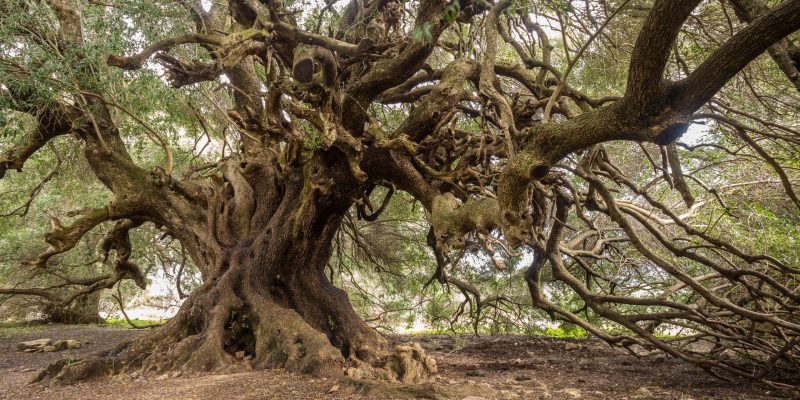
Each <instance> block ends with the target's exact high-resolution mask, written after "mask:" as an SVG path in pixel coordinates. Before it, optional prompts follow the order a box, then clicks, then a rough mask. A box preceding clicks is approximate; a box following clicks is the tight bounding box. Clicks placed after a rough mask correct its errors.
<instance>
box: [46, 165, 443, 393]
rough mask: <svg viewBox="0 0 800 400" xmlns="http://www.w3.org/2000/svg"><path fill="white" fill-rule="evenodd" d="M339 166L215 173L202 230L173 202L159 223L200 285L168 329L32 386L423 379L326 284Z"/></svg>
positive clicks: (422, 364)
mask: <svg viewBox="0 0 800 400" xmlns="http://www.w3.org/2000/svg"><path fill="white" fill-rule="evenodd" d="M340 160H341V159H326V158H323V157H320V159H319V160H315V161H316V163H308V164H306V166H305V167H304V168H302V167H298V168H296V169H295V170H294V171H292V170H289V173H288V174H286V175H284V176H283V177H282V178H283V182H282V183H281V184H280V185H279V186H278V187H275V188H270V187H264V184H263V182H270V181H271V179H270V178H271V176H270V173H268V172H266V171H267V170H266V165H268V164H266V163H261V164H259V162H258V161H257V160H249V161H248V162H241V161H237V162H231V163H230V164H228V165H223V166H221V169H222V170H223V172H224V175H225V180H226V181H225V182H220V183H219V184H218V185H216V188H215V189H214V190H213V191H214V192H215V193H216V194H210V195H208V198H209V201H208V207H207V209H208V210H211V211H209V215H208V217H207V218H206V220H205V221H203V222H202V223H195V222H193V219H192V218H188V217H186V215H190V214H189V213H188V211H187V212H184V210H183V209H182V207H181V206H180V203H173V204H171V205H170V208H169V209H168V213H167V214H168V218H165V219H164V225H165V226H167V227H168V228H169V229H170V231H171V232H172V234H173V235H175V236H176V237H178V238H179V239H181V241H182V242H183V243H184V245H186V246H187V248H188V250H189V252H190V253H191V254H192V256H193V259H194V260H195V262H196V263H197V264H198V266H199V267H200V269H201V271H202V274H203V281H204V283H203V285H202V286H201V287H199V288H198V289H196V290H195V291H194V292H193V293H192V294H191V295H190V296H189V297H188V298H187V299H186V301H185V302H184V304H183V305H182V307H181V309H180V311H179V312H178V314H177V315H176V316H175V317H173V318H172V319H171V320H170V321H169V322H168V323H167V324H166V325H164V326H162V327H159V328H156V329H155V330H153V331H152V332H150V333H148V334H145V335H143V336H142V337H140V338H137V339H135V340H134V341H132V342H130V343H125V344H123V345H121V346H120V347H118V348H116V349H114V350H112V351H109V352H106V353H103V354H99V355H96V356H94V357H92V358H89V359H85V360H82V361H81V362H79V363H74V364H70V365H68V366H64V365H53V366H51V368H48V370H46V371H44V372H43V373H42V374H41V375H40V376H39V377H38V378H37V380H43V379H51V378H55V379H56V380H59V381H63V382H71V381H75V380H78V379H83V378H85V377H87V376H91V375H95V374H97V373H99V372H105V371H108V370H112V371H113V372H114V373H120V372H131V371H139V373H147V374H162V373H164V372H166V371H170V370H182V371H188V372H203V371H220V370H231V369H232V370H237V369H250V368H286V369H289V370H294V371H300V372H305V373H312V374H317V375H342V374H343V373H347V374H348V375H351V376H354V377H365V378H381V379H388V380H400V381H403V382H419V381H422V380H425V379H426V378H427V377H428V376H429V375H430V374H431V373H434V372H435V369H436V367H435V362H434V360H433V359H432V358H430V357H426V356H425V355H424V351H422V349H421V348H420V347H419V346H418V345H411V346H398V347H397V348H396V349H395V352H394V353H390V352H389V351H388V349H387V347H388V346H387V341H386V340H385V339H384V338H383V337H382V336H381V335H380V334H378V333H377V332H376V331H375V330H373V329H372V328H370V327H369V326H367V325H366V324H365V323H364V321H363V320H362V319H361V318H360V317H359V316H358V315H357V314H356V313H355V311H354V310H353V308H352V306H351V305H350V302H349V300H348V298H347V294H346V293H345V292H344V291H343V290H341V289H339V288H336V287H335V286H333V285H332V284H331V282H330V281H329V280H328V279H327V277H326V276H325V274H324V268H325V265H326V263H327V261H328V258H329V256H330V252H331V243H332V240H333V237H334V235H335V233H336V231H337V230H338V228H339V225H340V223H341V220H342V218H343V216H344V214H345V213H346V212H347V210H348V208H349V207H350V205H351V204H352V200H351V199H352V191H353V189H352V187H353V186H349V185H346V184H341V185H335V184H333V182H346V183H347V181H348V179H352V178H349V169H348V168H347V165H346V164H345V165H344V166H341V165H339V164H340V163H341V161H340ZM326 164H328V165H327V166H328V168H322V167H320V166H321V165H326ZM231 165H235V167H231ZM337 166H339V167H341V168H339V169H337V168H336V167H337ZM331 171H333V172H331ZM336 171H340V172H341V171H344V172H345V173H346V174H347V175H346V176H337V175H336V174H337V172H336ZM323 174H324V176H321V175H323ZM278 195H280V196H278ZM171 218H174V220H173V219H171ZM197 220H198V219H197V218H194V221H197ZM343 371H344V372H343Z"/></svg>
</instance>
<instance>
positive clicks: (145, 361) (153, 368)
mask: <svg viewBox="0 0 800 400" xmlns="http://www.w3.org/2000/svg"><path fill="white" fill-rule="evenodd" d="M225 287H226V285H225V284H224V282H223V283H218V284H216V285H215V286H214V287H213V288H211V289H209V288H200V289H198V290H197V291H196V292H195V293H193V294H192V296H190V297H189V299H187V301H186V304H184V306H183V307H181V310H180V311H179V313H178V314H177V315H176V316H175V317H174V318H172V319H171V320H170V321H169V322H168V323H167V324H166V325H164V326H161V327H158V328H155V329H153V330H152V331H150V332H148V333H146V334H143V335H142V336H140V337H138V338H136V339H133V340H131V341H129V342H126V343H123V344H121V345H119V346H117V347H116V348H114V349H112V350H108V351H104V352H101V353H97V354H94V355H92V356H89V357H87V358H84V359H81V360H77V361H76V360H74V359H72V360H62V361H60V362H57V363H54V364H52V365H50V366H49V367H48V368H47V369H45V370H44V371H42V372H41V373H40V374H39V375H38V376H37V377H36V378H35V379H34V380H33V382H48V383H59V384H71V383H74V382H77V381H80V380H83V379H86V378H91V377H95V376H101V375H105V376H108V375H116V374H131V373H134V372H135V373H136V375H138V376H152V377H155V376H159V375H163V374H167V373H170V372H174V371H181V372H182V373H185V374H196V373H209V372H212V373H222V372H224V373H233V372H242V371H249V370H254V369H273V368H283V369H286V370H289V371H294V372H301V373H308V374H312V375H316V376H326V377H341V376H345V375H346V376H350V377H352V378H355V379H379V380H387V381H399V382H404V383H422V382H425V381H427V380H428V379H429V378H430V377H431V375H432V374H435V373H436V362H435V360H434V359H433V358H431V357H427V356H426V355H425V352H424V350H423V349H422V348H421V347H420V346H419V345H418V344H402V345H398V346H396V347H395V349H394V350H395V351H394V352H390V351H388V349H387V344H386V340H385V339H384V338H383V337H381V336H380V335H379V334H378V333H377V332H375V331H374V330H372V329H371V328H369V327H367V326H366V325H364V324H363V322H361V321H360V320H359V322H360V325H358V326H343V321H348V320H350V319H348V318H345V317H342V316H336V315H331V316H329V319H330V325H331V326H328V327H327V328H328V330H327V331H324V329H323V330H320V329H315V327H313V326H312V325H311V324H309V322H307V321H306V319H304V317H303V316H301V314H300V313H298V312H297V311H295V310H294V309H291V308H288V307H285V306H283V305H279V304H276V303H275V302H274V301H272V300H271V299H267V298H264V297H261V296H258V295H253V294H252V293H251V294H249V295H247V296H239V295H233V294H232V292H230V291H228V290H224V289H225ZM221 289H223V290H221ZM337 324H338V325H337ZM332 331H336V333H332ZM332 337H333V338H334V339H335V340H331V338H332ZM333 342H335V343H339V344H340V345H339V347H337V346H334V344H332V343H333Z"/></svg>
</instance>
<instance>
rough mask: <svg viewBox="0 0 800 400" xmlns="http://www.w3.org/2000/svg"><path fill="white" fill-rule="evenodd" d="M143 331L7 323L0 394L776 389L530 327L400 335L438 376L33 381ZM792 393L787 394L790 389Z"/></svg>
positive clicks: (640, 395)
mask: <svg viewBox="0 0 800 400" xmlns="http://www.w3.org/2000/svg"><path fill="white" fill-rule="evenodd" d="M140 333H141V332H140V331H132V330H125V329H116V328H108V327H95V326H59V325H50V326H47V325H45V326H41V327H36V328H32V329H0V399H58V400H65V399H75V398H78V399H126V400H128V399H148V400H152V399H219V398H224V399H269V400H272V399H286V400H294V399H387V398H413V397H424V398H453V399H459V400H460V399H463V398H464V397H467V396H469V395H472V396H479V397H484V398H487V399H552V400H561V399H567V400H569V399H574V398H580V399H620V400H622V399H684V400H688V399H694V400H700V399H769V398H775V397H776V396H777V393H775V392H770V391H769V389H764V388H763V387H759V386H755V385H751V384H748V383H744V382H740V383H736V384H732V383H726V382H722V381H719V380H716V379H713V378H711V377H710V376H709V375H707V374H706V373H704V372H703V371H701V370H699V369H697V368H695V367H692V366H690V365H687V364H685V363H681V362H679V361H676V360H671V359H664V358H657V359H652V358H651V359H638V358H636V357H634V356H631V355H629V354H627V353H623V352H620V351H618V350H613V349H610V348H608V347H607V346H605V345H603V344H602V343H600V342H598V341H594V340H562V339H550V338H536V337H526V336H494V337H492V336H486V337H481V338H475V337H473V336H469V335H458V336H447V335H423V336H411V337H409V336H398V337H394V338H393V340H395V341H407V340H413V341H418V342H420V343H421V344H422V345H423V347H425V348H426V349H428V351H429V353H430V354H432V355H433V356H434V357H435V358H436V359H437V361H438V363H439V375H438V377H437V379H436V381H435V383H434V384H433V385H428V386H423V387H413V388H399V387H395V386H388V387H387V386H385V385H376V384H369V383H367V384H364V383H356V384H353V383H349V382H347V381H344V380H342V381H337V380H332V379H319V378H317V379H314V378H311V377H308V376H303V375H297V374H291V373H287V372H285V371H281V370H273V371H258V372H248V373H241V374H233V375H207V376H196V377H185V376H180V377H175V378H173V377H166V376H162V377H155V376H153V377H148V378H147V379H142V378H137V379H131V378H130V377H127V376H125V377H122V378H121V379H120V378H119V377H118V378H114V379H108V378H100V379H96V380H92V381H89V382H85V383H81V384H77V385H74V386H67V387H46V386H42V385H33V386H25V383H26V382H28V381H29V380H30V379H32V378H33V377H34V376H35V375H36V374H37V372H38V371H40V370H41V369H43V368H44V367H45V366H47V365H48V364H49V363H51V362H53V361H56V360H58V359H60V358H62V357H79V356H80V355H81V354H85V353H87V352H94V351H97V350H101V349H104V348H108V347H110V346H113V345H114V344H116V343H119V342H120V341H122V340H124V339H126V338H131V337H133V336H135V335H138V334H140ZM43 337H48V338H51V339H78V340H80V341H81V342H87V341H88V344H87V345H85V346H84V347H83V348H81V349H76V350H68V351H63V352H57V353H23V352H19V351H17V349H16V344H17V343H18V342H20V341H25V340H32V339H39V338H43ZM784 396H785V395H784Z"/></svg>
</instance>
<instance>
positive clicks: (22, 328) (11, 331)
mask: <svg viewBox="0 0 800 400" xmlns="http://www.w3.org/2000/svg"><path fill="white" fill-rule="evenodd" d="M52 327H53V324H47V323H42V322H36V321H12V322H0V338H2V339H8V338H10V337H11V336H16V335H24V334H26V333H33V332H40V331H46V330H48V329H51V328H52Z"/></svg>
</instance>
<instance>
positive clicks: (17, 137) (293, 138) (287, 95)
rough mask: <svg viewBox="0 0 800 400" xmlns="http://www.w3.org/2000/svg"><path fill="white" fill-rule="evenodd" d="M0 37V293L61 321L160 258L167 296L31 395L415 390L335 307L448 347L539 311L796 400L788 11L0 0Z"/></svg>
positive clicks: (701, 4) (799, 5)
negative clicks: (400, 322)
mask: <svg viewBox="0 0 800 400" xmlns="http://www.w3.org/2000/svg"><path fill="white" fill-rule="evenodd" d="M0 22H1V23H0V121H2V131H0V137H2V144H1V145H0V179H2V180H0V196H2V197H0V205H2V207H3V208H2V209H0V214H3V216H4V217H3V218H2V219H0V232H2V233H3V236H2V239H0V247H1V248H8V249H10V251H9V253H8V254H13V255H9V256H7V259H3V260H0V262H2V264H0V265H2V267H3V270H2V274H3V276H4V282H7V283H8V284H7V285H5V286H4V287H1V288H0V295H2V296H6V297H3V299H8V298H11V297H14V298H19V297H23V298H34V299H37V301H43V302H44V303H45V304H46V305H48V306H50V307H66V306H68V305H70V304H73V303H74V302H75V301H77V300H78V299H81V298H84V297H85V296H88V295H91V294H92V293H95V292H97V291H99V290H102V289H109V288H114V287H118V286H116V285H118V284H120V282H122V281H128V280H130V281H131V282H132V283H133V284H135V285H136V286H139V287H141V288H145V287H146V285H147V276H148V275H149V274H151V273H152V271H153V270H154V266H156V265H160V266H162V267H164V268H165V269H164V271H165V273H167V274H168V275H169V276H170V278H172V279H174V278H176V276H177V282H178V290H179V292H180V293H181V296H184V294H185V295H186V296H187V297H186V300H185V301H184V303H183V305H182V306H181V309H180V311H179V312H178V314H177V315H176V316H175V317H174V318H172V319H171V320H170V321H169V322H168V323H167V324H166V325H164V326H162V327H160V328H157V329H155V330H154V331H152V332H151V333H149V334H147V335H142V337H140V338H137V339H134V340H133V341H131V342H129V343H125V344H124V345H122V346H120V347H119V348H117V349H115V350H113V351H111V352H107V353H103V354H98V355H96V356H93V357H91V358H87V359H84V360H81V361H80V362H76V363H70V364H63V363H62V364H60V365H58V366H57V367H54V368H50V369H48V370H47V371H45V372H44V373H43V374H42V375H41V376H40V379H57V380H62V381H71V380H75V379H81V378H84V377H86V376H90V375H92V374H97V373H100V372H104V371H108V370H112V371H113V372H120V371H123V370H132V369H143V370H156V371H162V370H168V369H183V370H202V371H205V370H215V369H221V368H233V367H235V365H237V364H236V363H234V362H233V361H234V360H235V357H236V356H235V354H236V353H238V352H240V351H244V352H245V353H247V354H249V355H251V356H252V361H250V363H251V365H252V366H255V367H276V366H280V367H286V368H289V369H295V370H299V371H304V372H310V373H318V374H341V371H342V368H344V370H345V372H346V374H348V375H350V376H353V377H357V378H380V379H396V380H401V381H404V382H419V381H422V380H425V379H426V378H427V377H428V375H430V374H432V373H435V370H436V367H435V361H434V360H432V359H431V358H430V357H426V356H425V355H424V352H423V351H422V349H420V348H418V347H414V346H400V347H398V348H397V349H395V351H394V353H392V352H390V351H389V350H388V349H387V342H386V340H385V338H383V337H382V336H381V335H380V334H378V333H377V332H376V331H375V329H373V327H371V326H370V325H368V324H367V323H365V321H364V319H363V318H361V317H360V316H359V315H358V313H357V312H356V311H355V310H354V308H353V304H351V301H350V298H351V299H352V300H353V303H355V306H356V307H357V308H358V309H359V311H364V312H366V313H367V314H372V315H376V317H375V318H374V319H373V318H370V322H375V321H378V322H380V321H381V320H382V319H383V318H384V315H385V312H389V311H395V312H402V311H403V310H406V311H408V310H413V309H414V308H416V307H418V306H425V307H426V312H427V318H429V319H430V320H431V322H432V323H444V324H445V325H447V326H449V327H451V328H454V329H455V328H456V327H462V328H463V327H469V329H472V330H475V331H479V330H481V329H483V328H486V327H487V326H490V327H491V328H490V329H493V330H497V329H500V330H502V329H506V328H502V327H507V326H510V325H514V326H516V327H517V328H519V327H520V326H522V327H523V330H526V329H525V328H524V325H525V324H526V323H527V324H533V322H534V321H536V320H538V319H539V318H541V316H540V314H538V313H540V312H541V313H543V314H541V315H546V316H547V317H548V318H550V319H552V320H554V321H562V322H565V323H568V324H569V325H568V326H571V327H575V329H580V330H581V331H583V332H587V333H589V334H591V335H594V336H596V337H599V338H601V339H603V340H605V341H606V342H608V343H609V344H611V345H613V346H620V347H623V348H626V349H628V350H630V351H631V352H634V353H636V354H642V355H646V354H653V353H666V354H668V355H670V356H673V357H677V358H680V359H683V360H686V361H687V362H691V363H694V364H697V365H698V366H700V367H702V368H704V369H706V370H707V371H709V372H711V373H712V374H714V375H716V376H720V377H723V378H724V377H731V376H737V377H748V378H752V379H755V380H760V381H762V382H766V383H769V384H771V385H773V386H776V387H791V386H793V385H797V384H798V382H797V380H796V375H797V373H798V372H800V368H799V367H798V359H800V358H799V357H800V346H798V344H799V343H800V315H799V314H798V313H800V308H799V304H800V293H798V287H799V286H798V279H799V278H800V275H799V274H800V244H798V238H800V232H798V229H799V228H798V226H799V224H798V223H800V212H798V211H800V199H798V195H797V190H796V187H797V184H798V180H799V179H800V164H799V163H798V160H800V146H799V144H800V119H799V118H798V110H800V107H799V106H800V72H798V67H799V66H800V64H799V63H800V45H799V44H798V40H800V39H799V38H798V33H797V31H798V30H799V29H800V2H798V1H796V0H785V1H782V2H779V1H767V0H724V1H700V0H622V1H616V0H614V1H611V0H608V1H588V0H587V1H562V0H547V1H530V0H528V1H521V0H520V1H517V0H498V1H483V0H481V1H469V0H455V1H440V0H420V1H412V2H402V1H394V0H349V1H336V0H326V1H282V2H281V1H266V0H227V1H225V0H196V1H195V0H185V1H177V2H175V1H155V0H154V1H141V2H126V1H115V0H107V1H104V2H100V1H94V0H0ZM32 210H33V212H32ZM45 213H48V214H49V215H48V218H44V217H43V215H45ZM16 217H22V218H21V219H16ZM48 219H49V223H50V229H49V230H48V231H47V232H45V230H44V229H43V227H40V225H39V224H44V223H46V220H48ZM62 221H64V222H62ZM23 226H24V227H26V229H27V230H26V231H25V232H24V233H22V232H21V231H20V232H19V233H14V231H15V229H20V228H19V227H23ZM33 235H42V236H43V238H44V242H46V245H47V248H46V249H45V250H44V251H41V248H42V247H44V245H42V246H41V247H40V246H38V245H35V244H34V243H30V242H29V241H30V240H31V237H32V236H33ZM34 248H36V249H38V250H39V251H36V252H35V254H34V253H32V249H34ZM95 253H99V256H95ZM20 259H21V260H22V261H21V262H17V261H18V260H20ZM76 264H81V265H82V266H81V267H80V268H78V267H76ZM165 266H168V267H165ZM184 267H186V268H187V272H186V273H187V274H191V271H194V270H195V269H196V271H197V273H196V275H197V277H198V278H197V279H198V281H199V282H198V283H197V284H196V285H193V284H189V285H186V286H185V287H184V288H183V289H181V287H180V285H181V283H180V282H181V275H182V274H183V272H182V271H183V270H184ZM167 268H169V271H168V270H167ZM337 276H338V277H337ZM344 277H348V278H344ZM347 280H349V281H350V282H349V283H348V282H347ZM359 282H360V283H361V285H359ZM365 282H366V283H365ZM334 283H335V284H336V285H334ZM343 289H347V291H346V290H343ZM348 291H349V292H350V296H349V297H350V298H348V295H347V292H348ZM184 292H185V293H184ZM189 292H191V293H189ZM379 294H380V297H379V296H378V295H379ZM411 299H413V300H411ZM531 306H532V307H531ZM411 318H412V319H413V318H414V317H413V315H412V317H411ZM459 329H461V328H459ZM530 331H533V330H530Z"/></svg>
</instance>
